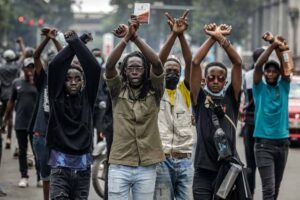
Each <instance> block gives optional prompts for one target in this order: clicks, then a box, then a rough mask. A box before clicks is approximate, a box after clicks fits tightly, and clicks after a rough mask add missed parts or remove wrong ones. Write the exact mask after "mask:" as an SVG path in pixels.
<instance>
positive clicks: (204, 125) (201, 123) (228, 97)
mask: <svg viewBox="0 0 300 200" xmlns="http://www.w3.org/2000/svg"><path fill="white" fill-rule="evenodd" d="M205 99H206V94H205V92H204V91H203V90H200V92H199V96H198V101H197V105H195V106H193V109H194V112H195V119H196V129H197V146H196V152H195V153H196V154H195V162H194V166H195V168H204V169H208V170H212V171H217V170H218V168H219V165H218V152H217V149H216V148H215V144H214V133H215V131H216V128H215V126H214V125H213V122H212V117H211V115H212V111H211V110H210V109H208V108H206V107H204V102H205ZM214 102H215V103H216V104H221V105H222V106H223V108H224V110H225V112H226V114H227V115H228V116H229V118H230V119H231V120H232V121H233V122H234V123H235V124H236V121H237V115H238V110H239V102H237V101H236V100H235V95H234V91H233V88H232V85H231V84H230V85H229V86H228V89H227V91H226V94H225V97H224V98H223V99H219V100H214ZM219 121H220V126H221V127H222V129H223V130H224V132H225V133H226V135H227V138H228V141H229V144H230V146H231V149H232V150H233V152H236V150H235V129H234V127H233V126H232V124H230V122H229V121H228V120H227V119H226V118H225V117H224V118H222V119H219Z"/></svg>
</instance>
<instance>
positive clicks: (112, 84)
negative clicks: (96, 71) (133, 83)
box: [104, 74, 122, 100]
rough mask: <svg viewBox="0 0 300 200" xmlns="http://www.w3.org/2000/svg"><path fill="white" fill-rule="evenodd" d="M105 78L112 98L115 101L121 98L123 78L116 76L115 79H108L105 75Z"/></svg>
mask: <svg viewBox="0 0 300 200" xmlns="http://www.w3.org/2000/svg"><path fill="white" fill-rule="evenodd" d="M104 78H105V80H106V85H107V88H108V91H109V93H110V96H111V98H112V100H113V99H115V98H116V97H117V96H119V94H120V92H121V87H122V82H121V77H120V76H119V75H116V76H115V77H113V78H110V79H108V78H106V75H105V74H104Z"/></svg>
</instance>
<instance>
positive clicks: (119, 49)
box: [106, 17, 165, 200]
mask: <svg viewBox="0 0 300 200" xmlns="http://www.w3.org/2000/svg"><path fill="white" fill-rule="evenodd" d="M138 28H139V22H138V20H137V18H136V17H132V18H131V19H130V21H129V25H128V26H127V25H119V27H118V28H117V29H116V30H114V32H113V33H114V34H115V35H116V36H117V37H121V38H122V39H121V41H120V42H119V43H118V44H117V46H116V47H115V48H114V49H113V51H112V53H111V54H110V56H109V57H108V59H107V63H106V82H107V87H108V90H109V93H110V96H111V100H112V110H113V130H114V134H113V143H112V146H111V152H110V156H109V163H110V166H109V170H108V199H110V200H114V199H116V200H119V199H128V198H129V196H128V194H129V191H132V199H133V200H137V199H153V195H154V187H155V180H156V165H157V164H158V163H159V162H161V161H163V160H164V159H165V157H164V153H163V150H162V144H161V140H160V136H159V131H158V125H157V115H158V112H159V105H160V100H161V97H162V95H163V93H164V84H165V75H164V72H163V66H162V64H161V61H160V59H159V57H158V56H157V55H156V53H155V52H154V51H153V49H151V47H149V46H148V45H147V44H146V43H145V42H144V41H143V40H142V39H141V38H140V36H138V33H137V30H138ZM128 42H133V43H134V44H135V45H136V46H137V47H138V48H139V50H140V52H139V51H135V52H132V53H129V54H128V55H127V56H125V57H124V59H123V61H122V64H121V71H120V73H119V74H118V72H117V69H116V67H117V66H116V65H117V63H118V60H119V59H120V57H121V55H122V53H123V51H124V49H125V47H126V46H127V43H128ZM120 127H122V128H120Z"/></svg>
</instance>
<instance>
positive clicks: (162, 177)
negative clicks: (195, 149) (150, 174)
mask: <svg viewBox="0 0 300 200" xmlns="http://www.w3.org/2000/svg"><path fill="white" fill-rule="evenodd" d="M156 174H157V177H156V183H155V194H154V199H157V200H158V199H161V200H164V199H174V197H175V198H176V200H188V199H192V183H193V164H192V158H191V157H190V158H183V159H176V158H171V157H167V158H166V160H165V161H164V162H162V163H160V164H158V166H157V168H156Z"/></svg>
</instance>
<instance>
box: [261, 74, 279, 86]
mask: <svg viewBox="0 0 300 200" xmlns="http://www.w3.org/2000/svg"><path fill="white" fill-rule="evenodd" d="M280 80H281V75H280V76H279V77H278V79H277V83H276V85H274V86H275V87H276V86H278V85H279V82H280ZM262 81H263V83H264V84H266V85H268V86H270V87H272V85H269V84H268V83H267V81H266V78H265V76H263V77H262Z"/></svg>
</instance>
